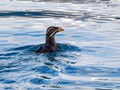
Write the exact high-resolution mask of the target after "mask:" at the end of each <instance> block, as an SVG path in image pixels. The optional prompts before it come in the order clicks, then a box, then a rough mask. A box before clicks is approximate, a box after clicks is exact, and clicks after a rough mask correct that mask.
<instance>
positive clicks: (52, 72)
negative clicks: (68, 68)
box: [32, 66, 58, 76]
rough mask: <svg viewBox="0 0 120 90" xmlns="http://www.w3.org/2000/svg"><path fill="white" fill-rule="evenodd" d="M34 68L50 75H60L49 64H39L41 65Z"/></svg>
mask: <svg viewBox="0 0 120 90" xmlns="http://www.w3.org/2000/svg"><path fill="white" fill-rule="evenodd" d="M32 70H34V71H36V72H38V73H41V74H48V75H52V76H57V75H58V71H56V70H54V69H52V68H50V67H49V66H39V67H35V68H33V69H32Z"/></svg>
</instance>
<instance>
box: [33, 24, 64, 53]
mask: <svg viewBox="0 0 120 90" xmlns="http://www.w3.org/2000/svg"><path fill="white" fill-rule="evenodd" d="M61 31H64V30H63V29H62V28H60V27H53V26H52V27H49V28H48V29H47V31H46V42H45V45H44V46H41V47H39V48H38V49H37V50H36V51H35V52H36V53H49V52H56V51H57V44H56V42H55V34H56V33H57V32H61Z"/></svg>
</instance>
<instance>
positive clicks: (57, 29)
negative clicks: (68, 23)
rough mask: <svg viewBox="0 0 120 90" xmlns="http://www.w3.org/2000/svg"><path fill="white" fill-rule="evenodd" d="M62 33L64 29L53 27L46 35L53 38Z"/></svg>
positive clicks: (48, 29)
mask: <svg viewBox="0 0 120 90" xmlns="http://www.w3.org/2000/svg"><path fill="white" fill-rule="evenodd" d="M61 31H64V29H62V28H61V27H54V26H51V27H48V28H47V31H46V35H47V36H49V37H52V36H54V35H55V34H56V33H58V32H61Z"/></svg>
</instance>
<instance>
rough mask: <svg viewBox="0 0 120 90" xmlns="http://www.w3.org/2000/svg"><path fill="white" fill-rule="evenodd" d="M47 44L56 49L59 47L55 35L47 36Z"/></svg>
mask: <svg viewBox="0 0 120 90" xmlns="http://www.w3.org/2000/svg"><path fill="white" fill-rule="evenodd" d="M46 46H47V47H48V48H51V47H52V48H53V47H54V48H55V49H57V45H56V42H55V38H54V36H51V37H49V36H46Z"/></svg>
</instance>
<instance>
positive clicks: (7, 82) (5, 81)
mask: <svg viewBox="0 0 120 90" xmlns="http://www.w3.org/2000/svg"><path fill="white" fill-rule="evenodd" d="M0 82H1V83H5V84H12V83H15V82H16V81H14V80H8V79H3V78H0Z"/></svg>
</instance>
